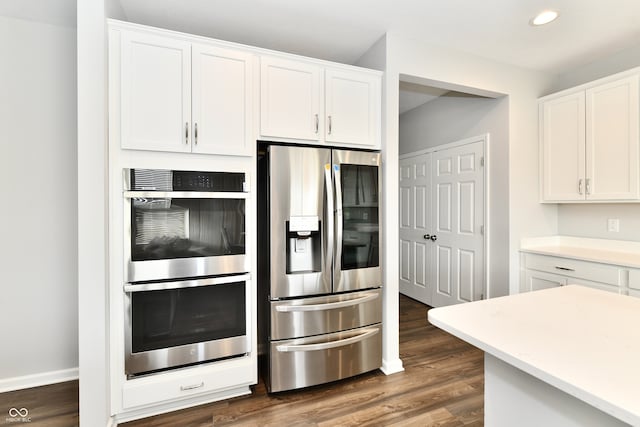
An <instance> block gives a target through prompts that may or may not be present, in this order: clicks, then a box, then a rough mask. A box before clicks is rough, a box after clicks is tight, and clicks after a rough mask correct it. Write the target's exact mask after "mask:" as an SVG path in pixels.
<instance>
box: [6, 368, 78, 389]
mask: <svg viewBox="0 0 640 427" xmlns="http://www.w3.org/2000/svg"><path fill="white" fill-rule="evenodd" d="M77 379H78V368H71V369H62V370H60V371H50V372H42V373H39V374H32V375H25V376H22V377H13V378H5V379H0V393H5V392H7V391H14V390H22V389H25V388H32V387H40V386H43V385H49V384H55V383H62V382H65V381H72V380H77Z"/></svg>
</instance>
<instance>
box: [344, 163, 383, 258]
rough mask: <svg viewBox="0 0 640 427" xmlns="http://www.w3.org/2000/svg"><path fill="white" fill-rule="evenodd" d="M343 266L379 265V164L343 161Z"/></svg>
mask: <svg viewBox="0 0 640 427" xmlns="http://www.w3.org/2000/svg"><path fill="white" fill-rule="evenodd" d="M340 175H341V176H340V177H341V181H340V183H341V184H342V221H343V222H342V227H343V233H342V260H341V267H342V270H351V269H355V268H366V267H377V266H378V265H380V253H379V246H380V245H379V225H380V222H379V218H378V210H379V209H378V167H377V166H365V165H350V164H342V165H340Z"/></svg>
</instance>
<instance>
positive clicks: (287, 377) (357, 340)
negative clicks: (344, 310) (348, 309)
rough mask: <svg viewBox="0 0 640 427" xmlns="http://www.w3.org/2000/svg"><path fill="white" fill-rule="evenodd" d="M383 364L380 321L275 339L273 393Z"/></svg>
mask: <svg viewBox="0 0 640 427" xmlns="http://www.w3.org/2000/svg"><path fill="white" fill-rule="evenodd" d="M380 366H382V327H381V325H380V324H376V325H372V326H367V327H365V328H358V329H352V330H349V331H344V332H336V333H333V334H327V335H318V336H314V337H309V338H299V339H295V340H286V341H285V340H283V341H272V342H271V360H270V375H269V376H270V388H269V391H270V392H278V391H284V390H291V389H296V388H301V387H308V386H312V385H316V384H322V383H326V382H329V381H335V380H339V379H342V378H348V377H351V376H354V375H357V374H361V373H363V372H367V371H372V370H374V369H378V368H379V367H380Z"/></svg>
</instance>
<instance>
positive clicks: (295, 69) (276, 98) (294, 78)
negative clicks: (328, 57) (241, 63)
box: [260, 56, 323, 141]
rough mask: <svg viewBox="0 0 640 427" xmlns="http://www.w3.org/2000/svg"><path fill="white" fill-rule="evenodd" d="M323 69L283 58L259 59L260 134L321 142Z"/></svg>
mask: <svg viewBox="0 0 640 427" xmlns="http://www.w3.org/2000/svg"><path fill="white" fill-rule="evenodd" d="M320 76H321V69H320V67H318V66H316V65H313V64H308V63H305V62H298V61H288V60H284V59H280V58H273V57H265V56H263V57H262V58H261V59H260V134H261V135H262V136H263V137H277V138H290V139H302V140H308V141H319V140H320V136H321V135H322V132H323V128H322V123H321V122H322V114H323V112H322V111H321V110H320V90H321V87H320V86H321V80H320Z"/></svg>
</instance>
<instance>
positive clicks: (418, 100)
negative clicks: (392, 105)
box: [400, 81, 448, 114]
mask: <svg viewBox="0 0 640 427" xmlns="http://www.w3.org/2000/svg"><path fill="white" fill-rule="evenodd" d="M447 92H448V90H446V89H439V88H435V87H430V86H422V85H418V84H415V83H407V82H403V81H401V82H400V114H402V113H406V112H407V111H409V110H413V109H414V108H416V107H419V106H421V105H422V104H425V103H427V102H430V101H433V100H434V99H436V98H438V97H440V96H442V95H444V94H445V93H447Z"/></svg>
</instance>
